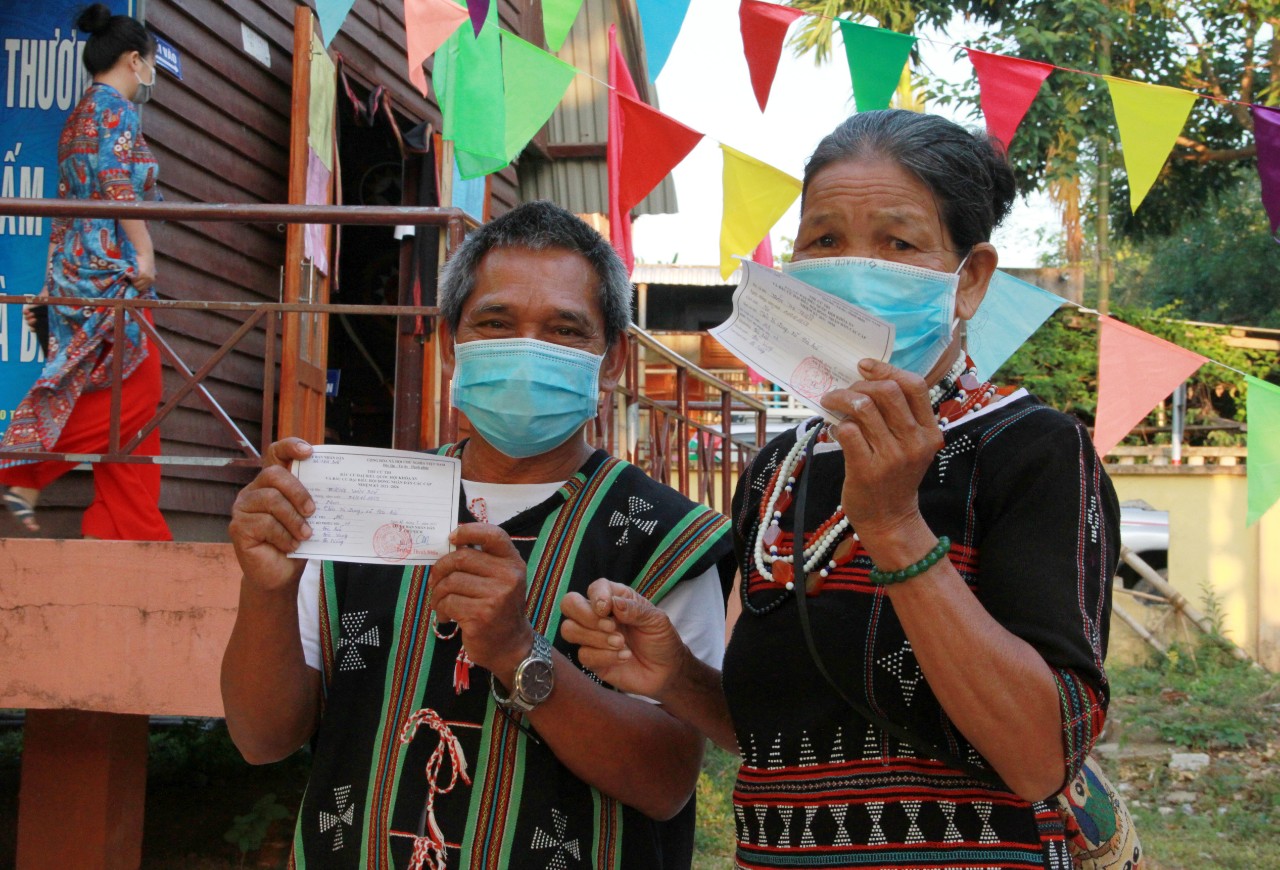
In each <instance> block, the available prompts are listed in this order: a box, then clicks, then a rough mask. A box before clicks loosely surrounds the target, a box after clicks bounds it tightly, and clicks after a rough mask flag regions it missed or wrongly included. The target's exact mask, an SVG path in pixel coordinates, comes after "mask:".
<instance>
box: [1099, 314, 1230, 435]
mask: <svg viewBox="0 0 1280 870" xmlns="http://www.w3.org/2000/svg"><path fill="white" fill-rule="evenodd" d="M1098 333H1099V336H1098V412H1097V416H1096V418H1095V420H1094V429H1093V444H1094V446H1095V447H1096V448H1097V450H1098V455H1099V456H1105V455H1106V454H1107V453H1108V452H1110V450H1111V449H1112V448H1113V447H1115V446H1116V445H1117V444H1119V443H1120V442H1121V441H1122V440H1124V437H1125V436H1126V435H1128V434H1129V430H1130V429H1132V428H1133V427H1134V426H1136V425H1138V423H1140V422H1141V421H1142V418H1143V417H1145V416H1147V414H1148V413H1149V412H1150V411H1151V409H1152V408H1154V407H1155V406H1156V405H1157V404H1158V403H1160V402H1162V401H1164V400H1165V399H1166V398H1167V397H1168V396H1169V394H1170V393H1172V392H1173V391H1174V390H1175V389H1177V387H1178V384H1180V383H1182V382H1183V381H1185V380H1186V379H1187V378H1189V377H1191V375H1192V373H1194V372H1195V370H1196V369H1198V368H1200V366H1202V365H1204V364H1205V363H1206V362H1208V360H1207V359H1206V358H1205V357H1202V356H1201V355H1200V354H1198V353H1194V352H1192V351H1189V350H1187V349H1185V348H1182V347H1178V345H1176V344H1172V343H1170V342H1167V341H1165V340H1164V339H1163V338H1157V337H1156V336H1154V335H1151V334H1150V333H1146V332H1143V331H1142V330H1141V329H1137V328H1136V327H1133V326H1130V325H1129V324H1127V323H1121V322H1120V321H1119V320H1116V319H1114V318H1111V317H1106V316H1103V317H1099V318H1098Z"/></svg>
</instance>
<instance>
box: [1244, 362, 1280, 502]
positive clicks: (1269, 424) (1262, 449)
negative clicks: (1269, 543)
mask: <svg viewBox="0 0 1280 870" xmlns="http://www.w3.org/2000/svg"><path fill="white" fill-rule="evenodd" d="M1244 380H1245V383H1246V384H1247V385H1248V387H1249V398H1248V400H1247V401H1246V405H1245V415H1246V416H1247V417H1248V420H1249V432H1248V434H1247V435H1246V436H1245V437H1246V444H1247V447H1248V449H1249V460H1248V469H1247V470H1248V473H1249V513H1248V519H1247V520H1246V524H1247V525H1250V526H1251V525H1253V524H1254V523H1256V522H1257V521H1258V520H1259V519H1261V518H1262V515H1263V514H1265V513H1266V512H1267V511H1268V510H1270V509H1271V506H1272V505H1274V504H1275V503H1276V500H1277V499H1280V387H1277V386H1276V385H1275V384H1269V383H1267V382H1266V381H1261V380H1258V379H1257V378H1254V377H1250V376H1248V375H1245V379H1244Z"/></svg>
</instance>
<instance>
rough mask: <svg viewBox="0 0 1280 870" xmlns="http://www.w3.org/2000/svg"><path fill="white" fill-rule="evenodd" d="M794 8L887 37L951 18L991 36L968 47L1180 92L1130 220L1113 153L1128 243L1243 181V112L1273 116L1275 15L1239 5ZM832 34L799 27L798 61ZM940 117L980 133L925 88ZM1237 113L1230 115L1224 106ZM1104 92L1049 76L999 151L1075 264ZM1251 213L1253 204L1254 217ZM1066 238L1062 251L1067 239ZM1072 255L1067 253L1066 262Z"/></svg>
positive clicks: (966, 2)
mask: <svg viewBox="0 0 1280 870" xmlns="http://www.w3.org/2000/svg"><path fill="white" fill-rule="evenodd" d="M791 5H792V6H794V7H795V8H797V9H803V10H804V11H806V12H810V13H815V14H816V15H822V16H826V17H828V18H835V17H838V16H845V17H851V18H853V19H855V20H860V21H866V20H867V19H874V21H873V22H867V23H878V24H880V25H881V26H884V27H888V28H890V29H893V30H896V31H899V32H913V31H914V30H916V29H918V28H920V27H922V26H931V27H937V28H942V29H945V28H946V26H947V25H948V23H949V22H950V21H951V20H952V19H953V17H954V16H957V15H959V16H963V17H965V18H967V19H970V20H978V21H981V22H985V23H987V24H989V25H990V28H989V29H988V30H987V32H986V33H984V35H983V36H982V37H981V38H979V39H977V40H975V42H974V45H973V47H975V48H981V49H984V50H987V51H992V52H997V53H1000V54H1006V55H1013V56H1016V57H1022V58H1026V59H1028V60H1038V61H1043V62H1046V63H1051V64H1054V65H1056V66H1059V67H1062V68H1065V69H1067V70H1081V71H1085V72H1094V73H1109V74H1111V75H1115V76H1119V77H1122V78H1127V79H1131V80H1134V81H1140V82H1147V83H1150V84H1160V85H1168V86H1171V87H1180V88H1187V89H1190V90H1194V91H1197V92H1199V93H1202V94H1206V95H1211V96H1213V97H1216V98H1217V101H1214V100H1197V101H1196V104H1195V107H1194V108H1193V109H1192V113H1191V117H1190V118H1189V119H1188V122H1187V125H1186V127H1185V128H1184V131H1183V135H1182V136H1181V137H1180V138H1179V139H1178V142H1177V144H1176V145H1175V147H1174V149H1173V153H1172V159H1171V160H1170V161H1169V163H1168V164H1167V165H1166V168H1165V171H1164V175H1163V177H1162V178H1161V179H1160V180H1159V181H1158V182H1157V183H1156V185H1155V187H1154V188H1153V189H1152V191H1151V192H1150V193H1149V194H1148V195H1147V198H1146V200H1145V201H1144V204H1143V206H1142V208H1141V209H1139V211H1138V213H1137V214H1136V215H1133V214H1131V213H1130V210H1129V201H1128V190H1127V187H1126V180H1125V175H1124V172H1123V162H1122V160H1121V157H1120V154H1119V152H1118V150H1116V149H1113V150H1112V154H1111V159H1110V161H1109V165H1110V173H1109V174H1110V177H1111V179H1112V197H1111V202H1112V213H1113V217H1114V220H1113V224H1114V225H1115V227H1116V228H1117V229H1118V230H1119V231H1120V232H1122V233H1124V234H1127V235H1133V236H1143V235H1148V234H1156V235H1159V234H1167V233H1169V232H1172V231H1173V229H1175V228H1176V226H1177V225H1178V223H1179V222H1180V221H1181V220H1182V219H1183V218H1185V217H1187V216H1191V215H1195V214H1198V213H1199V211H1200V209H1201V208H1202V206H1203V205H1204V203H1206V202H1207V201H1208V199H1209V194H1210V193H1211V192H1213V191H1218V190H1222V189H1225V188H1227V187H1231V186H1233V185H1234V184H1235V183H1236V182H1237V181H1238V180H1239V179H1240V178H1243V177H1245V176H1247V175H1249V174H1251V173H1253V172H1254V171H1255V162H1254V161H1255V154H1256V152H1255V149H1254V146H1253V141H1252V128H1253V121H1252V118H1251V117H1250V114H1249V111H1248V108H1247V105H1245V104H1248V103H1251V102H1256V103H1261V104H1264V105H1275V104H1277V103H1280V3H1277V2H1274V0H1268V2H1249V0H1125V2H1120V0H1009V2H1003V0H954V2H942V0H899V2H894V0H792V2H791ZM832 29H833V25H832V23H831V22H830V21H827V20H824V19H822V18H816V17H811V18H808V19H806V21H805V22H804V24H803V26H802V28H801V30H800V31H799V32H798V33H797V35H796V37H795V38H794V41H793V45H794V48H795V49H796V50H797V52H799V53H801V54H803V53H807V52H813V53H814V54H815V55H816V57H817V58H818V59H819V60H822V59H824V58H826V57H828V56H829V55H830V49H831V32H832ZM926 83H927V86H928V90H929V92H930V93H929V96H930V98H931V99H932V100H934V101H935V102H937V103H939V104H944V105H945V104H949V103H956V104H960V105H962V106H968V107H969V109H970V110H971V113H972V116H973V118H974V121H975V123H977V122H980V113H979V109H978V96H979V94H978V89H977V87H976V82H975V81H973V80H968V81H964V82H948V81H936V80H929V79H927V78H926ZM1232 100H1234V101H1236V102H1230V101H1232ZM1118 141H1119V134H1118V131H1117V129H1116V126H1115V120H1114V115H1113V112H1112V107H1111V101H1110V97H1109V96H1108V94H1107V86H1106V83H1105V82H1104V81H1103V80H1102V79H1099V78H1096V77H1094V76H1087V75H1080V74H1077V73H1071V72H1065V71H1059V72H1056V73H1054V74H1053V75H1051V76H1050V77H1049V79H1048V81H1046V82H1045V84H1044V86H1043V87H1042V88H1041V90H1040V96H1039V97H1038V98H1037V100H1036V101H1035V103H1033V104H1032V106H1031V109H1030V111H1029V112H1028V114H1027V117H1026V118H1025V119H1024V121H1023V122H1022V125H1021V127H1020V128H1019V130H1018V134H1017V136H1016V137H1014V141H1013V142H1012V143H1011V147H1010V152H1009V156H1010V161H1011V162H1012V164H1013V166H1014V169H1015V171H1016V173H1017V175H1018V179H1019V187H1020V190H1022V191H1023V192H1024V193H1025V192H1029V191H1031V190H1035V189H1039V188H1041V187H1044V186H1047V187H1048V189H1049V191H1050V194H1051V195H1052V196H1053V197H1054V199H1055V200H1056V201H1057V202H1058V203H1059V204H1060V205H1061V206H1062V207H1063V209H1064V211H1065V216H1064V219H1065V222H1066V224H1067V235H1068V239H1067V240H1066V243H1067V247H1068V251H1069V253H1072V254H1073V256H1071V257H1070V258H1071V259H1073V260H1074V259H1077V258H1078V257H1079V253H1080V251H1079V242H1080V239H1081V230H1080V221H1081V219H1082V218H1083V217H1085V216H1087V215H1088V214H1089V213H1090V212H1091V210H1092V204H1091V201H1090V200H1089V199H1088V197H1089V194H1090V193H1091V192H1092V191H1093V190H1094V189H1095V181H1096V179H1095V178H1094V173H1095V171H1096V165H1097V156H1098V145H1099V143H1100V142H1106V143H1108V145H1110V144H1112V143H1118ZM1257 208H1258V210H1259V211H1261V204H1260V203H1259V204H1257ZM1073 237H1074V238H1073ZM1073 244H1074V251H1072V248H1073Z"/></svg>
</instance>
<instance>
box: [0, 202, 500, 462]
mask: <svg viewBox="0 0 1280 870" xmlns="http://www.w3.org/2000/svg"><path fill="white" fill-rule="evenodd" d="M0 214H12V215H17V216H28V217H50V218H52V217H67V218H95V219H111V220H130V219H132V220H165V221H191V222H204V221H210V222H238V223H272V224H278V223H292V224H361V225H375V226H376V225H382V226H395V225H401V224H411V225H419V226H422V225H425V226H435V227H440V228H443V229H444V230H445V233H446V236H445V238H446V244H447V249H448V250H449V251H452V250H453V249H454V248H456V247H457V245H458V244H460V243H461V242H462V239H463V237H464V235H465V233H466V230H467V227H468V226H474V225H475V222H474V219H472V218H471V217H470V216H469V215H467V214H466V213H465V212H463V211H462V210H461V209H456V208H433V207H412V206H334V205H278V204H243V205H241V204H232V203H168V202H164V203H161V202H133V203H127V202H107V201H88V200H65V199H0ZM4 303H14V304H34V305H62V306H70V307H85V306H92V307H96V308H115V309H117V311H116V316H115V322H114V329H115V333H114V341H115V342H116V345H117V346H122V345H123V342H124V329H125V322H126V318H128V319H130V320H132V321H133V322H134V323H137V324H138V326H139V327H140V328H141V329H142V331H143V332H144V333H145V334H146V336H147V339H148V340H149V341H151V342H153V343H154V345H155V346H156V348H157V349H158V350H159V352H160V355H161V357H162V358H163V359H164V360H165V361H167V362H168V363H169V365H170V366H171V367H172V368H173V369H174V370H175V371H176V372H178V373H179V374H180V375H181V377H182V378H183V382H182V384H181V386H180V387H179V388H178V390H177V391H176V392H175V393H174V394H173V395H171V396H169V397H167V398H166V399H165V401H164V403H163V404H162V405H161V407H160V408H159V409H158V410H157V412H156V413H155V415H154V416H152V418H151V419H150V420H149V421H148V422H147V423H146V424H144V426H143V428H142V430H141V431H140V432H139V433H138V434H137V435H136V436H135V437H133V438H132V439H131V440H130V441H129V442H128V443H127V444H121V443H120V442H121V435H120V405H121V395H120V390H121V384H122V382H123V378H122V377H121V373H122V371H121V366H122V355H121V354H113V356H112V371H111V423H110V434H109V437H108V444H107V451H106V452H105V453H96V454H82V453H75V454H67V453H56V452H40V451H28V450H21V451H20V450H4V449H0V458H22V459H34V460H55V461H69V462H90V463H93V462H117V463H154V464H165V465H193V466H256V465H258V464H259V463H260V458H261V454H260V450H265V449H266V447H267V445H269V444H270V443H271V441H272V440H273V438H274V432H275V369H276V362H277V361H276V359H275V347H276V331H277V326H278V321H279V320H280V318H281V316H283V315H285V314H295V313H305V314H335V313H341V314H358V315H368V314H376V315H380V316H399V317H404V318H416V317H429V318H432V319H433V320H434V318H435V317H436V316H437V315H438V314H439V309H437V308H435V307H434V306H416V305H334V304H319V303H303V302H294V303H287V302H217V301H192V300H177V299H95V298H83V297H56V298H45V299H42V298H39V297H37V296H33V295H2V296H0V304H4ZM142 309H152V310H155V309H159V310H166V309H186V310H198V311H208V312H245V313H247V314H248V316H247V317H246V318H245V320H244V321H243V322H241V323H240V324H239V327H238V328H237V329H235V330H234V332H233V333H232V334H231V336H230V337H228V338H227V339H226V340H225V341H223V342H222V343H221V345H219V346H218V348H217V349H216V350H215V351H214V352H213V354H212V355H211V356H210V357H209V358H208V359H207V360H206V361H205V362H204V364H203V365H201V366H200V367H199V368H197V369H196V370H194V371H193V370H192V369H191V368H190V367H188V366H187V365H186V363H185V362H184V361H183V360H182V359H181V357H180V356H179V355H178V354H177V352H176V351H174V349H173V348H172V347H171V346H170V345H169V344H168V342H166V341H165V340H164V338H163V337H162V336H161V335H160V333H159V332H158V331H157V330H156V328H155V327H154V326H152V325H151V323H150V322H148V319H147V318H146V317H141V316H139V315H138V313H137V312H138V311H139V310H142ZM260 323H261V324H262V327H263V330H264V332H265V350H264V357H263V378H262V419H261V423H262V428H261V434H260V439H259V440H260V447H255V445H254V444H253V443H252V442H251V441H250V439H249V438H248V437H247V436H246V435H245V434H244V433H243V432H242V431H241V429H240V427H239V426H238V425H237V424H236V422H235V421H234V420H233V419H232V418H231V416H230V415H229V414H228V413H227V412H226V411H225V410H224V409H223V408H222V407H221V405H220V404H219V403H218V401H217V400H216V399H215V398H214V397H213V395H212V394H211V393H210V392H209V391H208V389H207V388H206V387H205V385H204V381H205V380H206V378H207V377H208V376H209V374H210V373H211V372H212V371H213V369H214V367H215V366H217V365H218V363H219V362H221V361H222V360H223V359H225V358H226V356H227V355H228V354H229V353H230V352H231V350H232V349H233V348H235V347H236V345H238V344H239V343H240V342H241V341H242V340H243V339H244V338H245V336H247V335H249V334H250V333H251V332H252V331H253V330H254V328H255V327H256V326H258V325H259V324H260ZM288 352H289V351H288V349H285V350H284V353H288ZM399 363H401V364H404V363H408V364H409V365H413V364H414V363H416V364H417V368H418V370H421V363H422V360H421V352H419V354H418V355H417V357H416V359H408V360H400V361H399ZM192 393H195V394H196V396H197V397H198V398H199V399H200V400H201V401H202V403H203V404H204V405H205V406H206V408H207V409H208V411H209V413H210V415H211V416H213V418H214V419H215V420H217V421H218V424H219V428H220V430H221V431H224V432H226V433H227V434H229V435H230V439H231V442H232V444H231V449H233V450H235V451H236V452H237V453H238V454H240V455H238V456H198V455H197V456H174V455H165V456H134V455H133V453H132V452H133V450H134V449H136V447H137V446H138V444H139V443H141V441H142V439H143V438H144V437H146V436H147V435H148V434H149V433H150V432H151V431H153V430H154V429H155V428H156V427H157V426H159V425H160V423H161V422H162V421H163V420H164V419H165V418H166V417H168V416H169V415H170V414H171V413H172V412H173V411H174V409H176V408H177V407H178V406H179V404H180V403H181V402H182V401H183V400H184V399H186V398H187V397H188V396H190V395H191V394H192ZM207 446H216V445H207Z"/></svg>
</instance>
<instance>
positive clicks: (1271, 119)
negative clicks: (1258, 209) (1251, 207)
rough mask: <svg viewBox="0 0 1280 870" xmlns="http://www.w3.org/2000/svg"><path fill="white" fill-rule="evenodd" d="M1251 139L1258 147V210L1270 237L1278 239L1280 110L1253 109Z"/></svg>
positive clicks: (1279, 208) (1279, 210)
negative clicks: (1262, 213)
mask: <svg viewBox="0 0 1280 870" xmlns="http://www.w3.org/2000/svg"><path fill="white" fill-rule="evenodd" d="M1252 109H1253V139H1254V141H1255V142H1256V143H1257V144H1258V177H1259V178H1260V179H1261V180H1262V207H1263V208H1265V209H1266V210H1267V217H1269V218H1270V219H1271V235H1273V236H1277V235H1280V109H1269V108H1267V107H1266V106H1253V107H1252Z"/></svg>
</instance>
